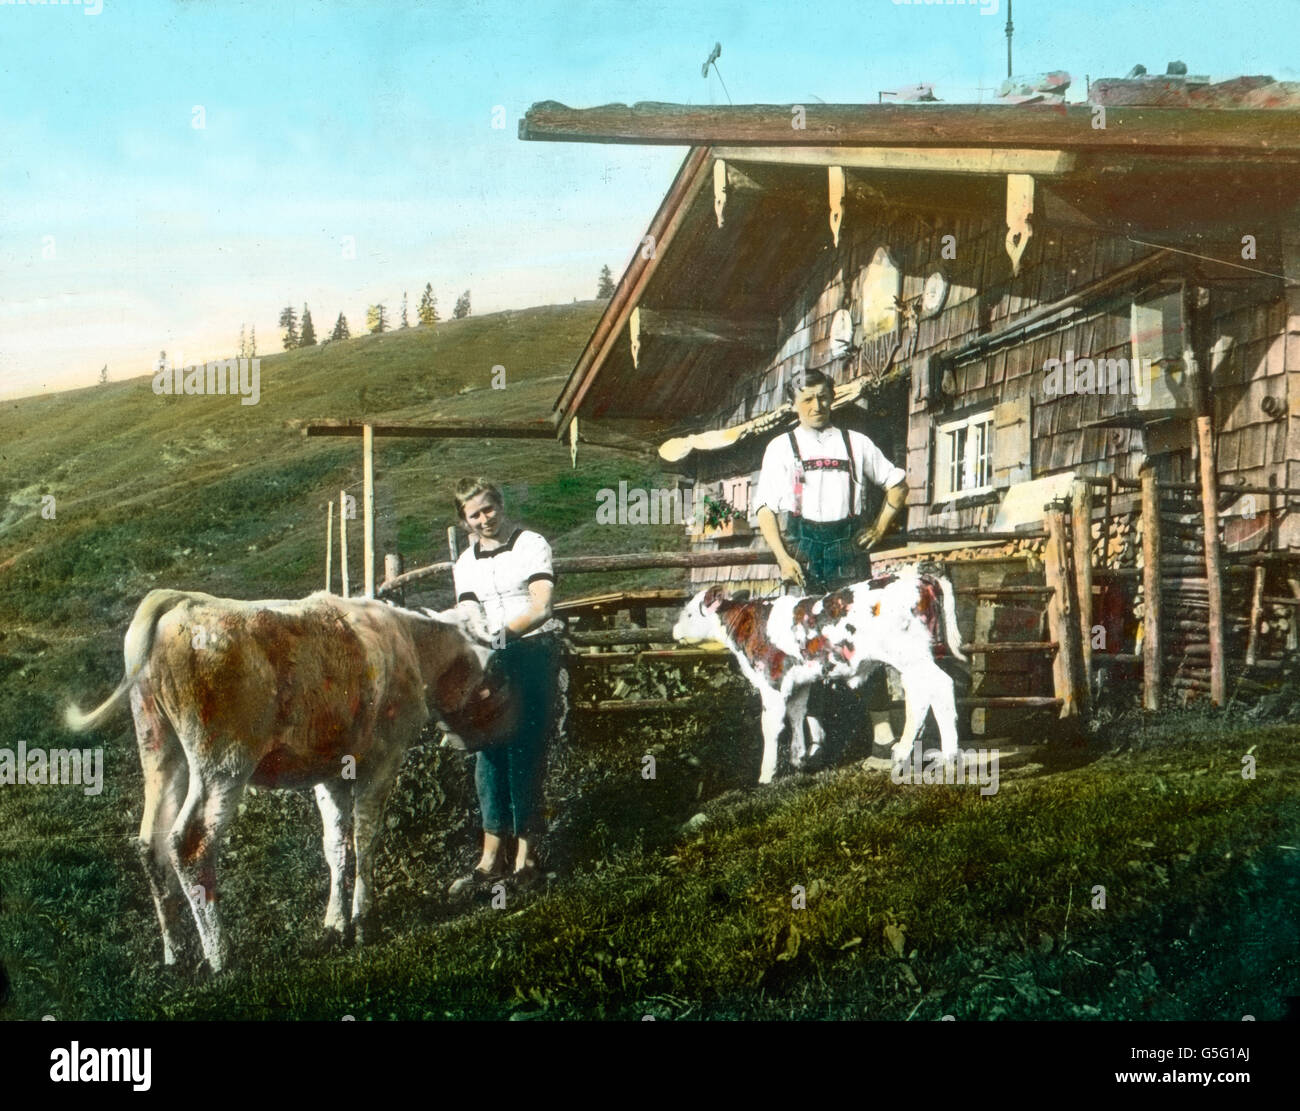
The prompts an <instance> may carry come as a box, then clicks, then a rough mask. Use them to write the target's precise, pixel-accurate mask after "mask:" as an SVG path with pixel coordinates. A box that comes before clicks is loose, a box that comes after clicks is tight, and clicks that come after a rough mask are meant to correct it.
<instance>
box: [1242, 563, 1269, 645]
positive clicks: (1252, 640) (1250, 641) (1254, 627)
mask: <svg viewBox="0 0 1300 1111" xmlns="http://www.w3.org/2000/svg"><path fill="white" fill-rule="evenodd" d="M1264 574H1265V570H1264V565H1263V564H1262V563H1260V564H1257V565H1256V567H1255V589H1254V590H1252V591H1251V594H1250V634H1249V635H1248V636H1247V638H1246V666H1247V667H1254V666H1255V657H1256V654H1257V651H1258V648H1259V620H1260V612H1259V611H1260V610H1261V609H1262V608H1263V602H1264Z"/></svg>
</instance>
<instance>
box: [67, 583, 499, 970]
mask: <svg viewBox="0 0 1300 1111" xmlns="http://www.w3.org/2000/svg"><path fill="white" fill-rule="evenodd" d="M125 656H126V673H125V677H124V678H123V679H122V682H121V683H120V684H118V687H117V689H116V690H115V691H114V692H113V693H112V694H111V695H110V696H109V697H108V699H107V700H106V701H105V702H104V703H102V704H101V705H100V706H98V707H97V708H96V709H94V710H92V711H91V712H90V713H88V714H83V713H82V712H81V711H80V710H78V709H77V708H76V707H69V708H68V711H67V715H66V721H67V724H68V726H69V727H70V728H71V729H73V730H76V731H78V732H80V731H83V730H86V729H91V728H95V727H98V726H100V725H103V724H104V723H105V722H106V721H108V720H109V718H110V717H111V716H112V714H113V712H114V711H115V709H116V708H117V706H118V705H119V704H120V702H121V701H122V700H123V698H124V697H126V696H128V695H129V697H130V702H131V710H132V713H133V715H134V717H135V728H136V739H137V742H138V745H139V751H140V763H141V766H142V768H143V771H144V790H145V797H144V817H143V819H142V821H141V823H140V836H139V841H138V846H137V847H138V850H139V853H140V858H141V861H142V862H143V864H144V870H145V873H146V875H147V876H148V879H149V886H150V889H151V891H152V894H153V900H154V905H155V907H156V909H157V912H158V921H159V925H160V926H161V927H162V936H163V960H164V962H165V963H166V964H172V963H174V962H175V959H176V943H177V934H176V930H177V929H178V927H179V919H180V917H181V916H182V914H183V911H182V904H183V903H185V902H188V903H189V905H190V909H191V910H192V911H193V914H194V920H195V922H196V923H197V925H198V933H199V941H200V943H201V945H202V947H203V954H204V956H205V957H206V958H207V961H208V964H209V966H210V967H211V969H212V970H213V971H214V972H217V971H220V970H221V968H222V966H223V964H224V963H225V960H226V952H225V942H224V938H223V934H222V927H221V920H220V915H219V912H218V908H219V906H220V901H219V899H220V891H219V888H218V881H217V868H216V866H217V854H218V850H219V848H220V845H221V841H222V836H223V834H224V832H225V830H226V827H227V825H228V824H229V822H230V819H231V817H232V816H233V815H234V813H235V810H236V807H237V805H238V803H239V799H240V797H241V795H242V794H243V791H244V787H245V785H246V784H250V783H251V784H254V785H256V786H260V787H288V788H295V787H306V786H314V787H315V794H316V804H317V806H318V807H319V808H320V812H321V821H322V824H323V826H324V845H325V860H326V862H327V863H328V865H329V871H330V895H329V904H328V908H327V910H326V913H325V928H326V931H327V936H334V937H337V938H338V939H340V940H341V939H342V938H343V937H344V935H346V934H347V932H348V926H349V919H348V915H347V913H346V909H345V900H346V897H347V896H346V891H345V889H346V887H347V886H349V881H350V880H352V879H353V877H352V876H351V875H349V871H348V863H349V861H348V855H349V848H352V849H353V850H354V853H355V885H354V890H353V892H352V907H351V925H352V927H353V928H354V930H355V935H356V940H357V941H359V942H362V941H365V940H367V934H368V933H370V932H372V931H373V927H374V924H373V921H372V920H371V911H372V909H373V905H374V904H373V896H372V894H371V888H372V887H373V883H374V849H375V846H376V844H377V841H378V837H379V833H380V824H379V823H380V816H381V812H382V810H383V807H384V802H385V800H386V799H387V797H388V794H389V791H390V789H391V788H392V785H393V781H394V780H395V779H396V777H397V772H398V769H399V768H400V766H401V763H402V759H403V757H404V756H405V754H406V750H407V748H408V747H410V746H411V745H412V744H414V743H415V741H416V740H417V738H418V737H419V736H420V732H421V729H422V728H423V727H424V725H425V723H426V722H428V721H429V720H430V719H431V718H432V719H440V720H441V721H442V723H444V724H445V725H447V726H448V727H449V728H451V729H452V730H454V731H455V732H456V733H458V734H460V735H461V736H462V737H466V738H472V740H473V741H474V742H475V745H476V746H477V745H481V744H484V743H491V741H493V740H494V739H498V738H499V737H500V736H502V735H505V734H508V733H509V731H510V730H511V729H512V728H513V725H514V723H515V718H516V715H517V713H518V709H519V707H518V706H517V705H516V704H515V703H514V700H513V698H512V697H511V694H512V692H511V690H509V689H508V688H504V687H499V686H497V685H495V684H492V683H490V682H485V674H484V665H485V663H486V661H487V659H488V653H487V652H486V651H485V650H484V649H482V648H480V647H479V646H478V645H476V644H475V643H474V642H473V641H472V640H471V639H469V638H468V637H467V636H466V635H465V633H464V632H463V631H462V629H461V627H460V625H458V624H457V623H456V622H455V621H454V620H452V619H451V618H450V615H448V617H447V618H446V619H443V618H438V617H433V616H430V615H427V614H423V613H416V612H413V611H410V610H405V609H401V608H398V607H395V606H390V605H387V604H385V603H382V602H376V601H373V600H367V599H360V598H353V599H345V598H340V597H338V596H336V595H333V594H326V593H323V592H321V593H316V594H312V595H310V596H308V597H306V598H303V599H301V600H297V601H261V602H244V601H236V600H233V599H229V598H214V597H213V596H212V595H210V594H199V593H194V592H189V591H178V590H154V591H151V592H150V593H149V594H148V595H146V597H145V598H144V600H143V601H142V602H141V603H140V606H139V608H138V609H137V610H136V612H135V617H134V618H133V620H132V621H131V625H130V627H129V628H128V629H127V633H126V644H125Z"/></svg>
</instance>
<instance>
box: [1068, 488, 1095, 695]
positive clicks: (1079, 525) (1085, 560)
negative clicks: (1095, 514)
mask: <svg viewBox="0 0 1300 1111" xmlns="http://www.w3.org/2000/svg"><path fill="white" fill-rule="evenodd" d="M1070 529H1071V532H1072V539H1073V540H1074V583H1075V592H1076V593H1077V594H1078V596H1079V633H1080V635H1081V636H1082V638H1083V677H1084V682H1085V683H1087V684H1088V687H1089V689H1091V686H1092V487H1091V486H1090V485H1089V484H1088V483H1087V482H1084V481H1083V480H1081V479H1076V480H1075V481H1074V482H1073V483H1071V485H1070Z"/></svg>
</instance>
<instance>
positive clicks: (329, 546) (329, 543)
mask: <svg viewBox="0 0 1300 1111" xmlns="http://www.w3.org/2000/svg"><path fill="white" fill-rule="evenodd" d="M333 570H334V499H333V498H331V499H330V504H329V512H328V513H327V514H326V515H325V593H326V594H328V593H329V592H330V572H331V571H333Z"/></svg>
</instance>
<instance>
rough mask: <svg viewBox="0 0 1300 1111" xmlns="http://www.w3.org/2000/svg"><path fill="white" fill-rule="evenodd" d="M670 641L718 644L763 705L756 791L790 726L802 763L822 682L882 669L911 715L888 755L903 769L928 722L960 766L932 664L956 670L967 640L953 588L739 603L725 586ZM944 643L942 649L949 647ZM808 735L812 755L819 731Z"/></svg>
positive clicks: (883, 586) (953, 713) (943, 689)
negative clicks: (949, 664)
mask: <svg viewBox="0 0 1300 1111" xmlns="http://www.w3.org/2000/svg"><path fill="white" fill-rule="evenodd" d="M673 638H674V639H675V640H678V641H681V642H684V643H692V642H695V643H698V642H700V641H707V640H714V641H720V642H721V643H722V644H724V645H726V646H727V647H728V648H729V649H731V651H732V653H733V654H734V655H735V657H736V659H737V661H738V662H739V664H740V670H741V671H742V672H743V673H744V675H745V677H746V678H747V679H748V680H749V681H750V683H752V684H753V685H754V688H755V689H756V690H757V691H758V693H759V696H760V697H761V698H762V702H763V760H762V764H761V766H760V770H759V775H758V781H759V783H770V782H771V780H772V776H773V774H774V773H775V772H776V751H777V748H776V746H777V739H778V738H779V737H780V735H781V730H782V727H783V726H784V725H785V724H786V723H787V722H788V724H789V726H790V757H791V763H792V764H794V765H795V766H796V767H798V766H799V765H800V764H802V762H803V758H804V751H803V750H804V745H803V727H804V720H805V717H806V715H807V708H808V694H809V691H810V690H811V688H812V685H813V684H814V683H816V682H822V681H827V680H843V681H846V682H847V683H848V685H849V686H850V687H858V686H860V685H861V684H862V683H863V682H865V681H866V679H867V678H868V676H870V674H871V672H872V671H873V670H874V669H875V668H876V667H879V666H880V665H882V664H884V665H887V666H889V667H892V668H893V669H894V670H895V671H897V672H898V676H899V681H900V682H901V684H902V687H903V692H904V697H905V699H906V704H907V711H906V719H905V722H904V725H903V735H902V737H900V738H899V740H898V742H897V743H896V744H895V745H894V747H893V750H892V756H893V763H894V766H895V767H899V766H901V765H903V764H905V763H906V761H907V760H908V758H909V757H910V756H911V753H912V748H913V745H914V744H915V742H916V740H917V738H918V737H919V736H920V732H921V728H922V726H923V725H924V724H925V716H926V713H927V712H931V711H932V712H933V713H934V716H935V721H936V722H937V723H938V725H939V735H940V738H941V740H942V747H943V756H944V759H945V761H954V760H956V759H957V758H958V748H957V708H956V703H955V700H954V696H953V687H952V680H951V679H950V678H949V677H948V676H947V675H945V674H944V672H943V671H942V670H941V669H940V667H939V666H938V664H936V663H935V662H934V652H935V651H936V650H939V651H942V650H944V649H945V648H946V650H947V651H948V652H951V653H952V655H953V656H954V657H955V658H956V659H959V660H965V658H966V657H965V656H963V655H962V653H961V647H960V645H961V637H960V635H959V633H958V631H957V614H956V609H955V607H954V604H953V595H952V585H951V584H950V583H949V582H948V580H947V579H945V578H943V577H942V576H938V575H926V574H919V573H917V572H916V571H914V570H912V569H908V570H906V571H903V572H900V573H899V574H897V575H884V576H881V577H879V578H875V579H870V580H868V581H866V582H860V583H854V584H853V585H852V586H846V587H844V588H843V589H840V590H836V591H834V592H832V593H830V594H826V595H822V596H820V597H811V598H795V597H782V598H771V599H767V600H764V601H735V600H732V599H729V598H727V596H726V592H725V591H724V590H723V588H722V587H720V586H713V587H709V588H708V589H707V590H702V591H700V592H699V593H698V594H697V595H695V597H694V598H692V599H691V600H690V601H689V602H687V603H686V607H685V608H684V609H683V610H682V613H681V616H680V617H679V618H678V619H677V624H676V625H675V626H674V627H673ZM945 641H946V644H945ZM807 720H808V722H809V724H810V726H812V737H813V747H814V748H815V746H816V742H817V740H818V739H819V737H820V733H821V729H820V726H813V724H812V723H813V721H814V719H812V718H807Z"/></svg>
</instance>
